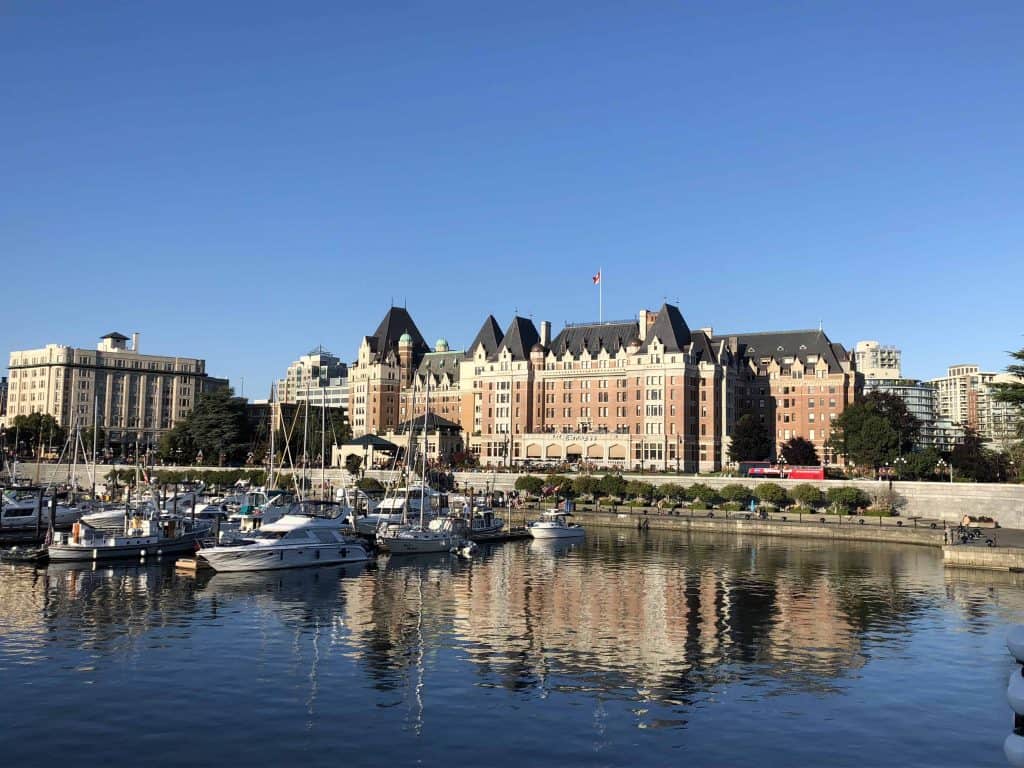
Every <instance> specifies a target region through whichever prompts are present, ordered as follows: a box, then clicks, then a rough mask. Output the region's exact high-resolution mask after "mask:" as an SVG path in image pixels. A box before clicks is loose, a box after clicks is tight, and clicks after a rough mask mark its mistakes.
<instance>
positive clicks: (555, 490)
mask: <svg viewBox="0 0 1024 768" xmlns="http://www.w3.org/2000/svg"><path fill="white" fill-rule="evenodd" d="M544 486H545V488H546V489H547V492H548V493H550V494H552V495H554V496H559V497H561V498H563V499H564V498H569V499H571V498H573V497H574V496H575V495H576V491H575V489H574V488H573V485H572V478H571V477H566V476H565V475H548V476H547V477H546V478H544Z"/></svg>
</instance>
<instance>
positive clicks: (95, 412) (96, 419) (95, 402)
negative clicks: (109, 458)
mask: <svg viewBox="0 0 1024 768" xmlns="http://www.w3.org/2000/svg"><path fill="white" fill-rule="evenodd" d="M99 425H100V397H99V395H96V394H94V395H93V397H92V497H93V499H95V498H96V446H97V445H98V435H99V428H100V426H99Z"/></svg>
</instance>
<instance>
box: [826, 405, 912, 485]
mask: <svg viewBox="0 0 1024 768" xmlns="http://www.w3.org/2000/svg"><path fill="white" fill-rule="evenodd" d="M920 429H921V425H920V422H919V421H918V420H917V418H916V417H915V416H914V415H913V414H912V413H910V411H908V410H907V405H906V403H904V402H903V400H902V398H900V397H897V396H896V395H890V394H886V393H882V392H871V393H870V394H868V395H867V396H866V397H865V398H864V399H863V400H861V401H860V402H857V403H854V404H853V405H851V406H849V407H848V408H846V410H844V411H843V412H842V413H841V414H840V415H839V418H837V419H836V420H835V421H834V422H832V437H831V438H830V439H829V445H830V446H831V447H832V449H833V450H834V451H835V452H836V453H837V454H840V455H842V456H846V457H847V458H848V459H850V460H851V461H853V462H854V463H855V464H859V465H860V466H864V467H872V468H874V469H878V468H879V467H881V466H882V465H883V464H885V463H886V462H891V461H893V460H894V459H895V458H897V457H898V456H900V455H902V454H904V453H911V452H912V451H913V448H914V443H915V442H916V441H917V438H918V435H919V433H920Z"/></svg>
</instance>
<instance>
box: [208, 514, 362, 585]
mask: <svg viewBox="0 0 1024 768" xmlns="http://www.w3.org/2000/svg"><path fill="white" fill-rule="evenodd" d="M196 557H197V558H199V559H200V560H203V561H204V562H206V563H207V564H208V565H209V566H210V567H211V568H213V570H215V571H217V572H218V573H220V572H234V571H268V570H278V569H282V568H301V567H305V566H313V565H338V564H340V563H355V562H361V561H364V560H368V559H369V557H370V555H369V552H368V551H367V549H366V546H365V545H364V544H363V543H362V542H361V541H360V540H358V539H355V538H350V537H348V536H346V535H345V533H344V532H343V530H342V507H340V506H339V505H338V504H336V503H332V502H309V501H304V502H299V503H298V504H297V505H296V507H295V509H293V510H292V511H290V512H289V513H288V514H286V515H284V516H283V517H282V518H281V519H279V520H277V521H276V522H273V523H264V524H263V525H262V526H260V528H259V529H257V530H254V531H252V533H251V535H248V536H245V537H244V538H241V539H238V540H236V541H234V542H231V543H230V544H226V545H219V546H215V547H203V548H201V549H199V551H198V552H196Z"/></svg>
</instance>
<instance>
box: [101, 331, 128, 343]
mask: <svg viewBox="0 0 1024 768" xmlns="http://www.w3.org/2000/svg"><path fill="white" fill-rule="evenodd" d="M100 338H101V339H113V340H114V341H128V337H127V336H125V335H124V334H123V333H118V332H117V331H111V332H110V333H108V334H107V335H106V336H100Z"/></svg>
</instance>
